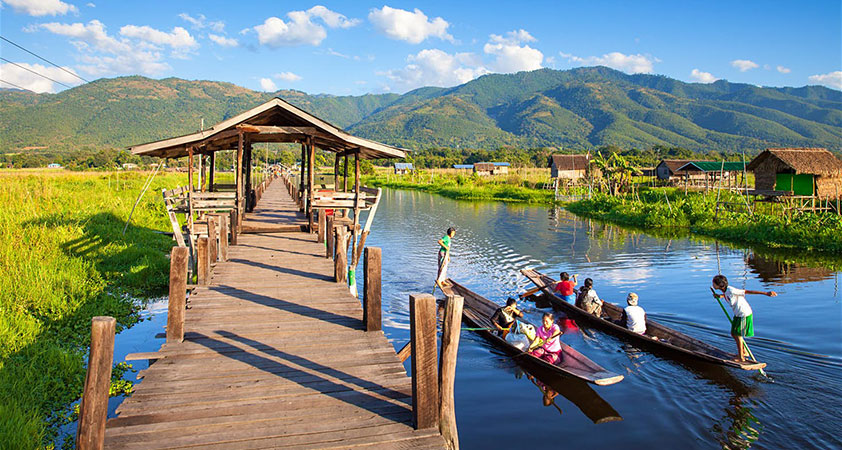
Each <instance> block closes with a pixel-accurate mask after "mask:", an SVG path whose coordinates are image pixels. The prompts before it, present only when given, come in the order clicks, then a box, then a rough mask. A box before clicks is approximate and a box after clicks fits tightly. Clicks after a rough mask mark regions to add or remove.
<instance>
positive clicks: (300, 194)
mask: <svg viewBox="0 0 842 450" xmlns="http://www.w3.org/2000/svg"><path fill="white" fill-rule="evenodd" d="M305 167H307V144H306V143H304V142H302V143H301V170H300V171H299V172H300V174H301V178H300V180H299V181H298V192H297V193H296V196H295V200H296V201H297V202H300V201H301V200H302V199H303V194H304V175H305V171H304V168H305ZM298 205H299V210H300V211H304V205H303V203H299V204H298Z"/></svg>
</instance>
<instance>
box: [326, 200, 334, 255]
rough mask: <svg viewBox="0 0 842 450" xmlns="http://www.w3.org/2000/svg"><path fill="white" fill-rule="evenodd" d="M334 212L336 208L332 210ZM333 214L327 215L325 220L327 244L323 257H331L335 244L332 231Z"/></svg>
mask: <svg viewBox="0 0 842 450" xmlns="http://www.w3.org/2000/svg"><path fill="white" fill-rule="evenodd" d="M333 213H334V214H336V210H334V211H333ZM334 217H335V216H327V220H325V223H326V225H325V240H326V241H327V245H326V246H325V258H328V259H330V258H333V248H334V247H335V246H336V239H335V238H334V234H335V232H334V231H333V218H334Z"/></svg>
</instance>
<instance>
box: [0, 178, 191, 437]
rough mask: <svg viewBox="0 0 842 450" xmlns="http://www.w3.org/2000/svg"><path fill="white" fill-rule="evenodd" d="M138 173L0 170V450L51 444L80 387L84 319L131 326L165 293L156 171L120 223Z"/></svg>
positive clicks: (168, 183)
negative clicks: (144, 301)
mask: <svg viewBox="0 0 842 450" xmlns="http://www.w3.org/2000/svg"><path fill="white" fill-rule="evenodd" d="M146 176H147V174H145V173H138V172H133V173H103V172H98V173H67V172H62V171H0V203H2V204H3V208H2V209H0V443H2V444H0V447H4V448H22V449H26V448H39V447H44V446H46V447H50V446H51V443H52V442H53V440H54V439H55V437H56V430H57V426H58V425H60V424H62V423H65V422H66V421H67V420H68V418H69V417H68V416H69V415H70V410H69V408H68V405H69V404H70V403H71V402H73V401H74V400H76V399H77V398H78V397H79V395H80V394H81V391H82V385H83V382H84V375H85V369H84V358H85V357H86V355H87V345H88V340H89V338H90V320H91V317H93V316H97V315H111V316H114V317H116V318H117V321H118V331H119V330H120V329H122V328H124V327H127V326H131V325H132V324H133V323H135V322H136V320H137V310H138V308H139V305H138V304H137V301H136V300H134V299H135V298H146V297H149V296H153V295H163V294H164V292H165V290H166V287H167V280H168V275H167V274H168V271H169V264H168V259H167V252H168V251H169V248H170V247H171V246H172V240H171V239H170V238H169V237H167V236H165V235H163V234H160V233H158V232H156V230H157V231H167V230H169V229H170V226H169V223H168V221H167V220H166V217H165V215H164V213H163V211H164V208H163V203H162V201H161V194H160V192H161V188H162V187H167V188H172V187H175V186H176V185H177V184H185V183H186V179H185V178H186V177H185V176H184V175H183V174H170V173H162V174H158V176H157V177H156V178H155V180H154V182H153V183H152V186H151V187H150V189H149V191H148V192H147V193H146V195H145V196H144V198H143V200H142V201H141V202H140V204H139V205H138V207H137V209H136V211H135V213H134V216H133V218H132V224H133V225H130V226H129V228H128V230H127V232H126V234H125V235H123V234H122V230H123V226H124V224H125V221H126V218H127V217H128V215H129V211H130V210H131V208H132V204H133V203H134V201H135V199H136V197H137V195H138V194H139V193H140V190H141V188H142V186H143V184H144V182H145V179H146Z"/></svg>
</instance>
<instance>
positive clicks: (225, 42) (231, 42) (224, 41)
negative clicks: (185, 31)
mask: <svg viewBox="0 0 842 450" xmlns="http://www.w3.org/2000/svg"><path fill="white" fill-rule="evenodd" d="M208 39H210V40H212V41H213V42H216V44H217V45H221V46H223V47H236V46H238V45H240V43H239V42H237V40H236V39H234V38H229V37H225V36H220V35H218V34H213V33H211V34H208Z"/></svg>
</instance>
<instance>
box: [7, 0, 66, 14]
mask: <svg viewBox="0 0 842 450" xmlns="http://www.w3.org/2000/svg"><path fill="white" fill-rule="evenodd" d="M3 3H4V4H6V5H9V6H11V7H12V9H14V10H15V12H19V13H24V14H29V15H30V16H36V17H39V16H59V15H65V14H67V13H69V12H79V10H78V9H77V8H76V7H75V6H73V5H71V4H69V3H64V2H62V1H60V0H3Z"/></svg>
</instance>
